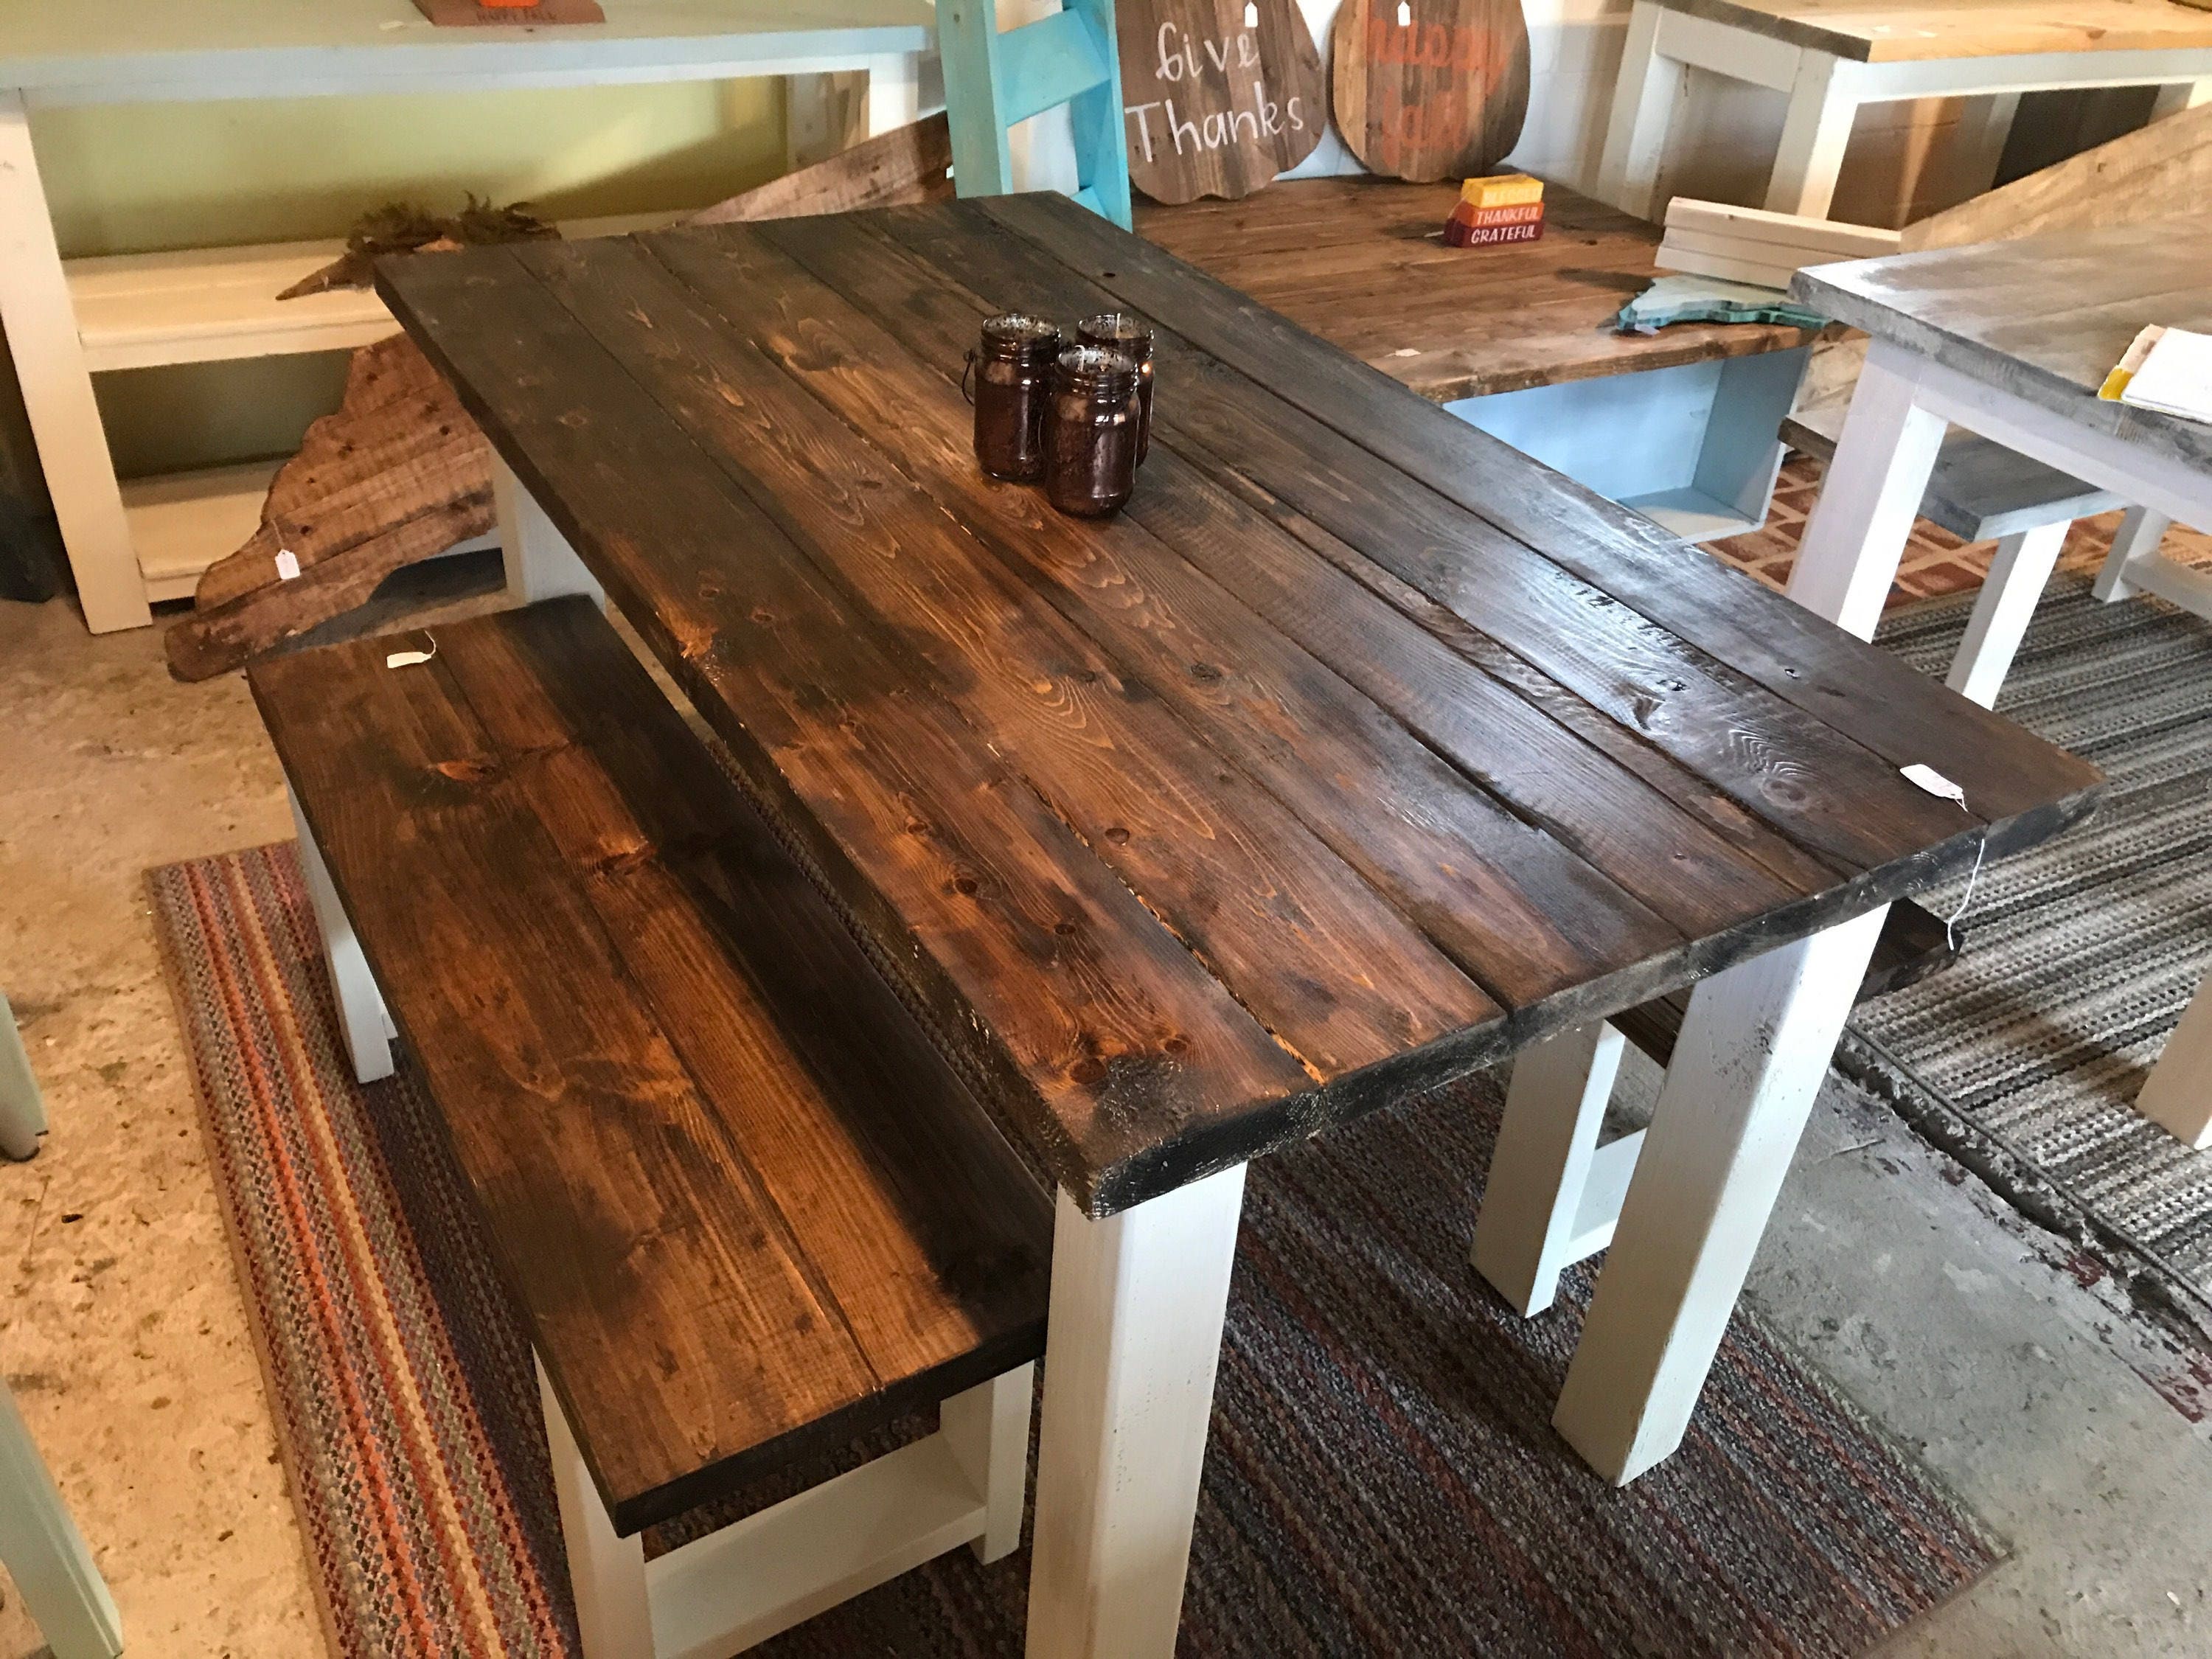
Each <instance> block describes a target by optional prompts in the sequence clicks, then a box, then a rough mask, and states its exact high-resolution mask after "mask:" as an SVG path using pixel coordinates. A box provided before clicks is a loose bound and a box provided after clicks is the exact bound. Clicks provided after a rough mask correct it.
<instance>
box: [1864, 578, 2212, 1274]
mask: <svg viewBox="0 0 2212 1659" xmlns="http://www.w3.org/2000/svg"><path fill="white" fill-rule="evenodd" d="M1971 609H1972V594H1965V595H1961V596H1960V597H1958V598H1956V599H1945V600H1940V601H1936V602H1933V603H1930V604H1929V605H1922V606H1916V607H1913V608H1911V609H1909V610H1906V611H1900V612H1899V613H1897V614H1896V615H1894V616H1893V617H1891V618H1890V619H1889V620H1888V621H1887V623H1885V624H1884V625H1883V628H1882V630H1881V642H1882V643H1883V644H1884V645H1886V646H1887V647H1889V648H1890V649H1891V650H1893V651H1895V652H1896V653H1899V655H1900V656H1902V657H1904V658H1905V659H1906V660H1907V661H1909V662H1911V663H1912V664H1914V665H1916V666H1917V667H1920V668H1922V669H1924V670H1926V671H1929V672H1930V673H1933V674H1938V675H1940V674H1942V672H1943V671H1945V669H1946V668H1947V667H1948V665H1949V662H1950V659H1951V655H1952V653H1953V652H1954V650H1955V648H1956V647H1957V644H1958V641H1959V636H1960V633H1961V631H1962V630H1963V629H1964V628H1965V626H1966V614H1967V612H1968V611H1969V610H1971ZM1997 708H1998V710H1999V711H2000V712H2001V713H2002V714H2008V715H2010V716H2011V717H2012V718H2013V719H2015V720H2019V721H2020V722H2021V724H2022V725H2024V726H2027V727H2029V728H2030V729H2031V730H2033V731H2035V732H2040V733H2041V734H2042V735H2043V736H2045V737H2046V738H2050V739H2051V741H2052V742H2054V743H2057V744H2063V746H2065V747H2066V748H2069V749H2071V750H2075V752H2077V753H2079V754H2081V755H2084V756H2086V757H2088V758H2089V759H2090V760H2093V761H2094V762H2095V763H2097V764H2098V765H2099V766H2100V767H2102V768H2103V769H2104V770H2105V772H2106V775H2107V776H2108V777H2109V778H2110V780H2111V793H2110V794H2109V796H2108V797H2107V799H2106V804H2105V805H2104V806H2103V808H2102V809H2101V810H2100V811H2099V812H2098V813H2097V814H2096V815H2095V816H2093V817H2092V818H2090V819H2089V821H2088V822H2087V823H2085V824H2082V825H2081V826H2079V827H2078V828H2076V829H2074V830H2072V831H2071V832H2069V834H2067V835H2064V836H2060V837H2059V838H2058V839H2057V840H2056V841H2052V842H2045V844H2044V845H2043V846H2041V847H2039V848H2034V849H2033V850H2032V851H2030V852H2028V853H2027V854H2023V855H2021V857H2019V858H2015V859H2011V860H2007V861H2006V862H2004V863H2003V864H2002V865H1997V866H1992V867H1991V868H1990V869H1987V870H1984V872H1982V876H1981V879H1980V882H1979V884H1978V886H1977V888H1976V890H1975V891H1974V895H1973V904H1972V909H1971V910H1970V911H1969V912H1968V913H1967V915H1966V919H1965V922H1964V926H1965V927H1966V933H1967V943H1966V951H1965V954H1964V955H1963V956H1962V957H1960V960H1959V962H1958V963H1956V964H1955V965H1954V966H1953V967H1951V968H1949V969H1946V970H1944V971H1943V972H1942V973H1940V974H1937V975H1934V976H1933V977H1932V978H1930V979H1929V980H1927V981H1923V983H1922V984H1920V985H1918V986H1916V987H1912V988H1911V989H1909V990H1905V991H1902V992H1899V993H1896V994H1893V995H1890V996H1887V997H1884V998H1882V999H1881V1000H1879V1001H1877V1002H1874V1003H1870V1004H1869V1005H1868V1006H1866V1007H1864V1008H1863V1009H1861V1010H1860V1012H1859V1014H1858V1016H1857V1018H1856V1019H1855V1020H1854V1022H1853V1029H1854V1030H1855V1031H1856V1032H1857V1034H1858V1035H1859V1036H1861V1037H1862V1038H1863V1039H1867V1040H1869V1042H1870V1043H1871V1044H1872V1045H1873V1047H1874V1049H1875V1053H1876V1054H1877V1055H1878V1056H1879V1057H1880V1058H1881V1060H1885V1061H1886V1062H1887V1063H1888V1064H1890V1065H1891V1066H1894V1067H1895V1068H1897V1069H1899V1070H1900V1071H1902V1072H1903V1073H1905V1074H1906V1075H1907V1077H1908V1078H1909V1079H1911V1080H1913V1081H1914V1082H1916V1083H1917V1084H1918V1085H1920V1086H1921V1087H1923V1088H1925V1089H1927V1090H1929V1091H1933V1093H1934V1094H1936V1096H1938V1097H1941V1099H1942V1101H1944V1102H1945V1103H1948V1105H1949V1107H1950V1108H1951V1109H1953V1110H1954V1111H1956V1112H1957V1113H1958V1114H1959V1115H1961V1116H1963V1117H1964V1118H1966V1120H1967V1121H1970V1122H1971V1123H1972V1124H1973V1125H1975V1126H1976V1127H1978V1128H1980V1129H1981V1130H1982V1131H1984V1133H1987V1134H1989V1135H1990V1136H1991V1137H1993V1138H1994V1139H1996V1140H1997V1141H1998V1142H1999V1143H2000V1144H2001V1145H2002V1146H2004V1147H2005V1148H2006V1149H2007V1150H2008V1152H2011V1153H2012V1154H2013V1155H2014V1156H2015V1157H2016V1158H2020V1159H2021V1160H2023V1161H2025V1162H2026V1163H2027V1164H2029V1165H2030V1166H2032V1167H2033V1170H2035V1171H2036V1172H2037V1173H2038V1174H2039V1175H2040V1176H2042V1177H2044V1178H2045V1179H2046V1180H2048V1181H2049V1182H2051V1183H2053V1184H2054V1185H2055V1186H2057V1188H2059V1189H2060V1190H2061V1191H2062V1192H2063V1193H2064V1194H2066V1195H2067V1196H2068V1197H2069V1199H2070V1200H2072V1201H2073V1203H2075V1205H2078V1206H2080V1207H2081V1208H2082V1209H2084V1210H2086V1211H2087V1212H2089V1213H2090V1214H2091V1215H2093V1217H2094V1218H2096V1219H2097V1220H2098V1221H2099V1222H2100V1223H2101V1224H2102V1225H2104V1226H2105V1227H2106V1228H2107V1229H2109V1230H2110V1231H2112V1232H2115V1233H2117V1234H2118V1235H2119V1236H2121V1237H2124V1238H2125V1239H2127V1240H2128V1241H2130V1242H2131V1243H2133V1244H2134V1245H2135V1246H2136V1249H2139V1250H2140V1251H2142V1253H2143V1254H2144V1255H2147V1256H2148V1257H2149V1258H2150V1259H2151V1260H2152V1261H2154V1262H2156V1263H2158V1264H2160V1265H2161V1266H2163V1267H2165V1268H2166V1270H2167V1271H2168V1272H2170V1273H2173V1274H2175V1275H2177V1276H2178V1277H2179V1279H2181V1280H2182V1281H2183V1282H2184V1284H2185V1285H2190V1286H2193V1287H2194V1289H2195V1290H2196V1291H2197V1293H2198V1294H2199V1295H2200V1296H2207V1297H2212V1153H2205V1152H2191V1151H2190V1150H2189V1149H2188V1148H2187V1147H2186V1146H2183V1145H2182V1144H2181V1143H2180V1142H2179V1141H2177V1140H2175V1139H2173V1137H2172V1136H2171V1135H2169V1134H2167V1133H2166V1132H2165V1131H2164V1130H2162V1129H2160V1128H2158V1127H2155V1126H2154V1125H2153V1124H2151V1123H2149V1122H2148V1121H2145V1120H2144V1119H2142V1118H2141V1117H2139V1116H2137V1115H2136V1113H2135V1112H2134V1111H2133V1110H2132V1109H2131V1108H2130V1104H2129V1103H2130V1102H2131V1101H2132V1100H2133V1099H2134V1098H2135V1096H2136V1091H2137V1090H2138V1089H2140V1088H2141V1087H2142V1079H2143V1077H2144V1075H2145V1074H2146V1073H2147V1072H2148V1069H2149V1067H2150V1065H2151V1063H2152V1062H2153V1061H2154V1060H2156V1059H2157V1058H2158V1055H2159V1053H2160V1050H2161V1049H2162V1048H2164V1047H2165V1044H2166V1036H2167V1034H2168V1033H2170V1032H2171V1031H2172V1030H2173V1027H2174V1024H2175V1023H2176V1022H2177V1021H2178V1020H2179V1018H2180V1017H2181V1011H2182V1009H2183V1008H2184V1007H2185V1006H2187V1004H2188V1001H2189V998H2190V995H2191V993H2192V992H2193V991H2194V990H2195V989H2196V987H2197V981H2198V980H2199V979H2201V978H2202V977H2203V975H2204V972H2205V970H2206V969H2207V967H2208V966H2212V811H2208V810H2207V808H2208V805H2212V625H2208V624H2206V623H2203V622H2201V621H2199V620H2198V619H2197V618H2196V617H2191V616H2188V615H2185V613H2183V612H2181V611H2176V610H2174V609H2172V607H2171V606H2168V605H2163V604H2161V603H2160V602H2159V601H2158V600H2155V599H2128V600H2124V601H2122V602H2120V603H2118V604H2117V605H2100V604H2099V603H2098V602H2097V601H2096V600H2095V599H2093V598H2091V597H2090V593H2089V585H2088V583H2087V580H2084V579H2083V578H2081V577H2080V576H2075V575H2065V574H2062V575H2060V576H2058V577H2057V578H2055V579H2054V580H2053V581H2052V583H2051V589H2050V591H2049V592H2047V593H2046V594H2045V597H2044V600H2043V604H2042V606H2041V608H2040V609H2039V611H2037V612H2036V617H2035V623H2034V625H2033V628H2031V629H2030V630H2029V632H2028V635H2027V641H2026V643H2025V645H2024V646H2023V647H2022V649H2021V653H2020V655H2019V657H2018V658H2017V659H2016V660H2015V665H2014V667H2013V670H2012V673H2011V675H2010V677H2009V678H2008V679H2007V680H2006V682H2005V688H2004V691H2003V694H2002V696H2001V697H2000V698H1999V700H1998V702H1997ZM1959 896H1960V892H1959V890H1957V889H1950V890H1944V891H1942V893H1940V894H1938V895H1937V896H1936V897H1934V898H1931V899H1929V901H1927V902H1929V904H1930V905H1931V906H1932V907H1933V908H1938V909H1941V910H1944V911H1946V912H1948V910H1949V909H1950V908H1952V907H1953V906H1954V905H1955V904H1956V902H1957V901H1958V899H1959Z"/></svg>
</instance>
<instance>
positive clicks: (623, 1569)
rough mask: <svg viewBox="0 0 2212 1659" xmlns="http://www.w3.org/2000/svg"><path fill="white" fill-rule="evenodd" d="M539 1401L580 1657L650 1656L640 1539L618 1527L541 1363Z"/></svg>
mask: <svg viewBox="0 0 2212 1659" xmlns="http://www.w3.org/2000/svg"><path fill="white" fill-rule="evenodd" d="M538 1401H539V1403H540V1404H541V1405H542V1406H543V1407H544V1413H545V1441H546V1444H547V1445H548V1447H550V1449H551V1450H552V1453H553V1496H554V1498H555V1501H556V1503H557V1504H558V1505H559V1507H560V1510H561V1538H562V1542H563V1543H564V1544H565V1545H566V1546H567V1547H568V1582H569V1583H570V1585H571V1586H572V1587H573V1588H574V1590H575V1594H576V1626H577V1628H578V1630H579V1631H580V1632H581V1633H582V1635H583V1638H584V1659H653V1610H652V1605H651V1603H650V1602H649V1601H648V1600H647V1595H646V1581H645V1541H644V1540H643V1539H642V1538H639V1537H631V1538H624V1537H623V1536H622V1535H621V1534H619V1533H617V1532H616V1530H615V1523H614V1522H613V1521H612V1520H611V1518H610V1517H609V1516H608V1514H607V1508H606V1505H605V1504H604V1503H602V1502H601V1501H600V1498H599V1487H598V1486H595V1485H593V1484H592V1471H591V1469H590V1468H588V1467H587V1466H586V1464H585V1462H584V1454H583V1453H582V1452H581V1451H580V1450H579V1449H577V1446H576V1437H575V1436H574V1434H572V1433H571V1432H570V1431H569V1429H568V1417H567V1415H566V1414H565V1413H563V1412H562V1409H561V1401H560V1398H559V1396H558V1395H556V1394H555V1393H554V1392H553V1384H552V1382H551V1381H550V1379H549V1378H548V1377H547V1376H546V1375H545V1367H544V1364H543V1363H540V1364H539V1365H538Z"/></svg>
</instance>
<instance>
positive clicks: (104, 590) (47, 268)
mask: <svg viewBox="0 0 2212 1659" xmlns="http://www.w3.org/2000/svg"><path fill="white" fill-rule="evenodd" d="M604 3H605V10H606V13H607V21H606V22H605V24H603V25H593V26H578V27H562V28H543V29H521V28H514V29H507V28H489V27H486V28H435V27H432V25H431V24H430V23H429V22H428V21H427V20H426V19H424V17H423V16H422V14H421V13H420V12H419V11H417V10H416V8H415V6H414V5H413V4H412V3H411V0H160V3H148V0H0V321H3V322H4V323H5V325H6V328H7V334H8V340H9V346H10V348H11V349H12V350H13V352H14V354H15V367H16V373H17V374H18V376H19V378H20V379H21V382H22V387H23V400H24V403H25V404H26V406H27V409H28V410H29V413H30V417H31V427H32V431H33V435H34V436H35V437H36V439H37V441H38V447H39V455H40V460H41V461H42V462H43V464H44V465H45V468H46V482H47V485H48V487H49V489H51V491H52V495H53V500H54V509H55V512H56V513H57V515H58V518H59V520H60V525H61V532H62V538H63V540H64V543H65V544H66V545H67V547H68V550H69V556H70V566H71V568H72V569H73V570H74V571H75V572H76V580H77V587H78V592H79V594H80V596H81V599H82V604H83V607H84V616H85V621H86V623H87V624H88V626H89V627H90V628H91V629H92V630H93V631H94V633H101V632H106V631H107V630H110V629H118V628H131V627H138V626H143V625H144V624H145V623H148V622H149V621H150V620H151V613H150V611H149V609H148V606H149V602H151V601H153V600H156V599H181V598H186V597H189V596H190V594H191V591H192V586H193V584H194V583H195V582H196V581H197V577H198V573H199V570H200V569H201V568H204V566H205V565H206V564H207V563H208V562H210V560H211V559H212V558H213V557H215V556H219V555H220V554H222V553H224V552H228V551H229V550H230V549H231V548H232V547H234V546H235V545H236V544H238V543H240V542H241V541H243V540H244V539H245V538H246V537H247V536H248V535H250V534H251V533H252V530H253V527H254V526H255V524H256V522H257V520H258V512H259V507H260V503H261V499H262V496H263V495H264V492H265V490H266V488H267V484H268V480H269V476H270V472H271V471H272V470H273V469H272V468H270V467H268V466H260V467H244V468H239V467H226V468H221V469H216V470H214V471H209V472H203V473H195V474H186V475H180V476H176V477H167V478H161V479H155V480H148V481H143V482H140V483H133V484H129V485H118V482H117V479H116V476H115V466H114V463H113V460H112V459H111V457H110V454H109V452H108V446H107V440H106V434H105V432H104V430H103V429H102V428H101V425H100V411H99V408H98V406H97V404H95V403H94V398H93V387H92V376H93V375H94V374H96V373H99V372H100V371H102V370H106V369H118V368H145V367H148V366H150V365H155V364H161V363H179V362H211V361H216V360H222V359H232V358H243V357H260V356H272V355H276V354H280V353H286V352H299V351H326V350H332V349H346V348H350V347H353V346H356V345H361V344H364V343H367V342H368V341H370V340H373V339H376V338H379V337H382V336H383V335H385V334H387V333H390V332H392V329H393V327H394V325H393V324H392V320H391V319H390V318H389V317H387V316H386V314H385V313H384V309H383V307H382V306H381V305H380V304H379V303H377V301H376V300H375V299H374V296H373V295H367V294H365V293H360V292H346V293H339V294H331V295H319V296H315V297H313V298H311V299H307V300H300V301H286V302H284V303H283V304H279V303H278V302H277V301H276V293H277V291H278V290H279V289H282V288H283V287H284V286H285V285H287V284H288V283H290V282H292V281H294V280H295V279H296V278H297V277H299V276H304V275H305V274H306V273H307V271H309V270H313V269H314V268H315V267H316V266H318V265H319V264H323V263H325V262H326V261H327V260H328V258H331V253H332V252H333V245H330V244H324V243H303V244H291V245H286V246H265V247H253V248H231V249H218V250H211V251H208V252H185V253H165V254H156V255H150V256H143V257H131V258H103V259H86V260H75V261H68V262H64V260H63V259H62V258H61V257H60V253H59V252H58V248H57V246H56V244H55V240H54V231H53V225H52V217H51V216H50V214H49V212H48V210H47V204H46V192H45V191H44V189H43V187H42V186H41V185H40V177H39V167H38V161H37V157H36V156H35V155H33V150H32V146H31V139H30V130H29V125H28V117H29V113H30V112H31V111H33V110H35V109H39V108H41V107H46V106H58V105H70V104H120V103H144V102H155V103H158V102H169V101H181V100H202V99H246V98H296V97H302V96H308V95H316V94H330V95H336V94H369V93H384V92H473V91H480V90H484V89H487V88H519V87H567V86H606V85H614V84H621V83H633V82H660V81H702V80H725V79H732V78H737V77H739V76H763V75H774V76H787V77H793V82H794V84H793V106H794V109H795V110H796V109H799V108H803V107H810V106H811V105H810V99H812V100H817V101H818V100H819V98H820V96H821V93H822V88H823V85H824V83H825V82H828V80H829V77H831V76H844V75H851V74H854V73H856V72H857V73H860V74H863V75H865V76H866V92H865V94H864V104H863V107H862V112H861V116H860V121H859V123H858V125H859V128H860V131H858V132H856V133H854V135H853V136H855V137H865V136H869V135H872V134H874V133H877V132H881V131H889V130H890V128H892V127H896V126H899V125H903V124H904V123H906V122H908V121H911V120H913V119H914V118H915V116H916V115H917V114H918V113H919V111H920V108H921V88H920V82H919V77H920V76H921V71H922V67H923V64H922V60H923V56H924V54H925V53H927V52H930V51H931V49H932V41H933V11H932V9H931V7H930V6H929V4H928V3H927V0H604Z"/></svg>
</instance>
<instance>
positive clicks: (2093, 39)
mask: <svg viewBox="0 0 2212 1659" xmlns="http://www.w3.org/2000/svg"><path fill="white" fill-rule="evenodd" d="M1663 3H1664V4H1665V5H1666V6H1667V8H1668V9H1669V10H1670V11H1685V12H1688V13H1691V14H1692V15H1695V16H1699V17H1710V18H1712V19H1714V20H1715V21H1718V22H1723V23H1733V24H1735V25H1736V26H1737V27H1741V28H1747V29H1751V30H1753V31H1754V32H1756V33H1760V34H1765V35H1771V37H1773V38H1774V39H1776V40H1787V41H1789V42H1790V44H1791V45H1793V46H1810V47H1812V48H1813V49H1814V51H1816V52H1832V53H1833V54H1834V55H1835V56H1837V57H1838V58H1853V59H1856V60H1857V61H1858V62H1861V63H1875V64H1894V63H1905V62H1910V61H1911V60H1913V59H1917V58H2008V57H2012V56H2014V55H2015V54H2029V53H2035V52H2147V51H2148V52H2155V51H2160V50H2173V51H2184V50H2187V49H2189V48H2191V47H2199V46H2212V17H2209V16H2207V15H2205V14H2204V13H2203V12H2201V11H2197V10H2192V9H2189V8H2187V7H2184V6H2180V5H2177V4H2175V3H2174V0H1942V3H1940V4H1935V5H1930V4H1928V3H1926V0H1663ZM2183 78H2186V77H2183Z"/></svg>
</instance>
